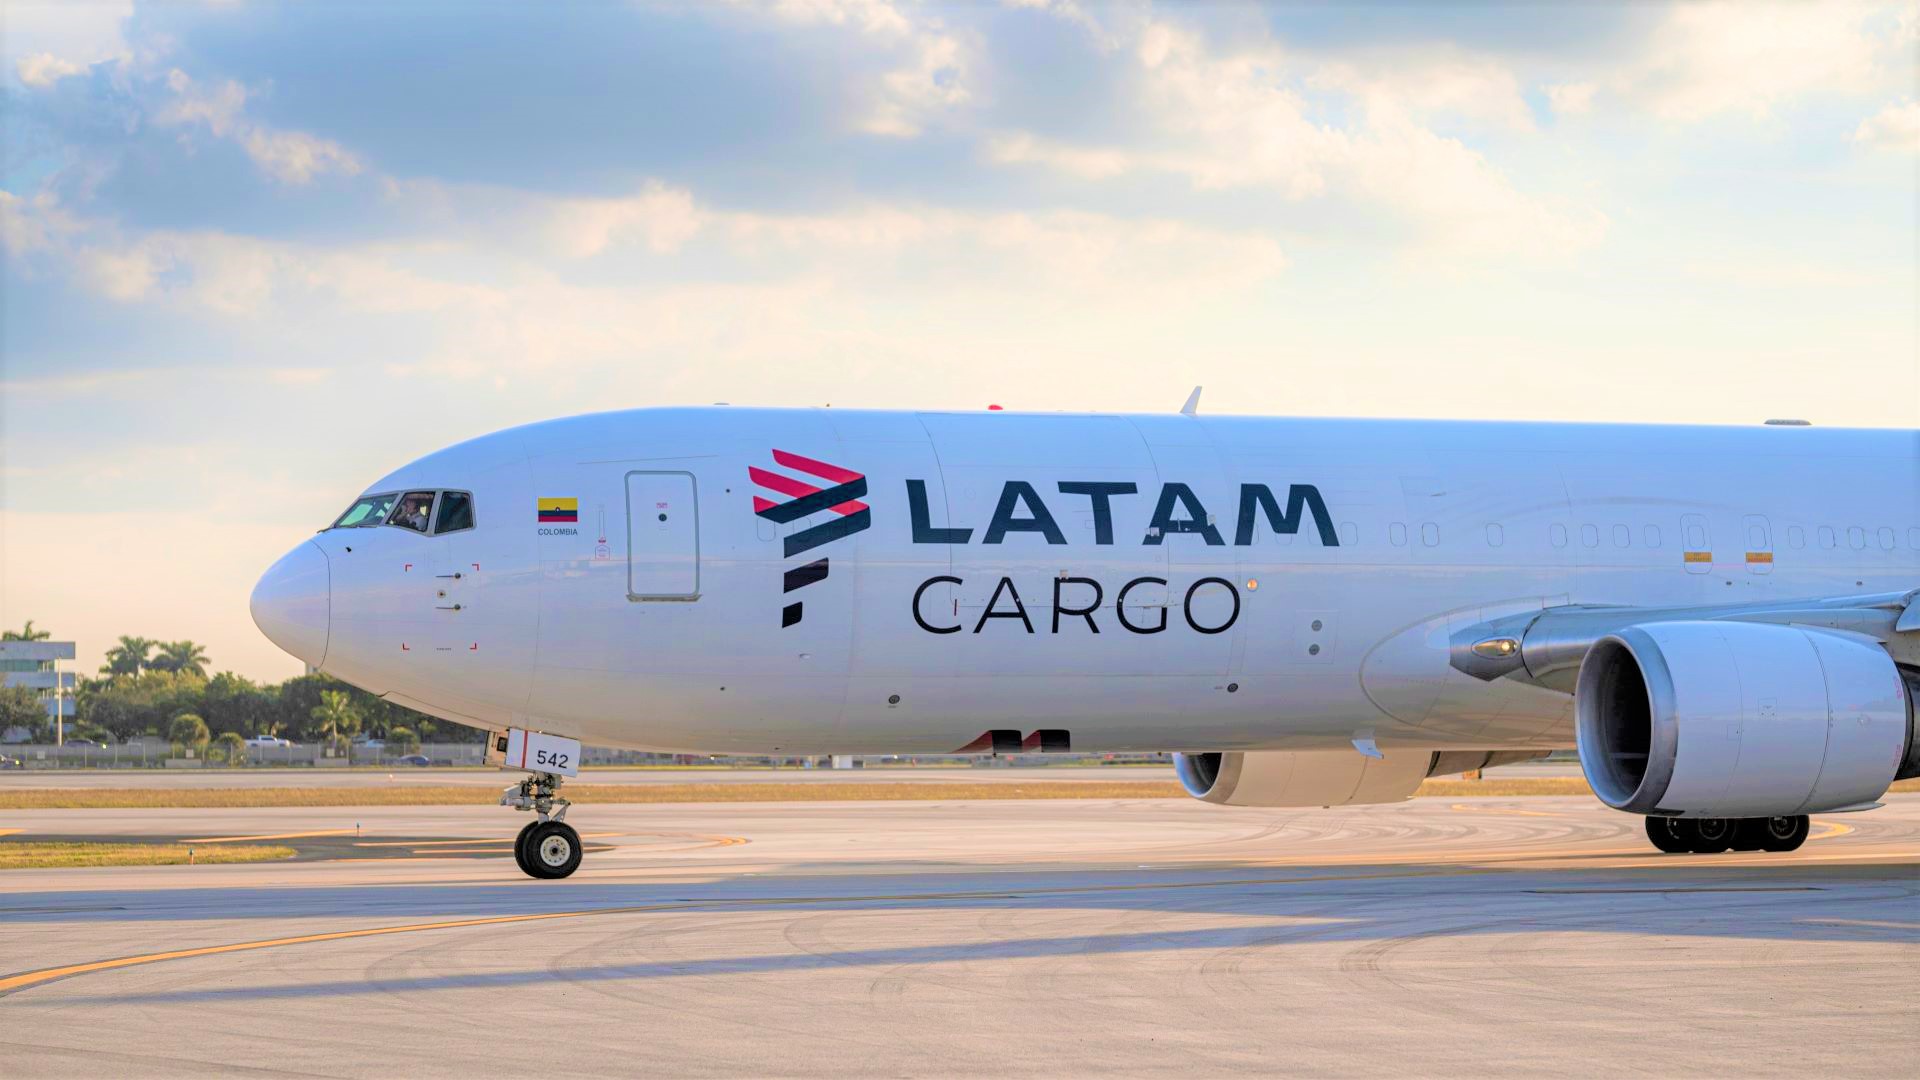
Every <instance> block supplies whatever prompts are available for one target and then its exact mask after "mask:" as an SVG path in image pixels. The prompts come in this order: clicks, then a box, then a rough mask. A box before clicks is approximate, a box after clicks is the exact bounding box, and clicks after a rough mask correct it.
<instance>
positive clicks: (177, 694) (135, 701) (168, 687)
mask: <svg viewBox="0 0 1920 1080" xmlns="http://www.w3.org/2000/svg"><path fill="white" fill-rule="evenodd" d="M206 688H207V684H206V682H205V681H203V680H201V679H199V678H196V677H194V676H192V675H176V674H173V673H172V672H166V671H147V672H142V673H141V674H139V675H134V676H116V677H114V678H111V679H99V680H88V681H87V682H85V683H83V684H82V685H81V687H80V693H79V695H78V702H79V704H78V708H77V718H78V719H79V720H80V722H81V723H84V724H88V725H91V726H93V727H102V728H106V729H107V730H108V731H110V732H112V733H113V736H114V738H116V739H123V740H124V739H130V738H133V737H134V736H136V735H144V734H147V733H149V732H152V733H154V734H161V735H164V734H166V732H167V722H168V721H169V720H171V719H172V718H173V717H175V716H178V715H180V714H181V713H183V712H188V713H193V714H194V715H196V716H197V715H199V714H200V708H201V705H202V703H203V701H204V699H205V696H206Z"/></svg>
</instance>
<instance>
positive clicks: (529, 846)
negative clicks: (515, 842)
mask: <svg viewBox="0 0 1920 1080" xmlns="http://www.w3.org/2000/svg"><path fill="white" fill-rule="evenodd" d="M522 850H523V851H525V852H526V860H525V869H526V871H527V873H529V874H532V875H533V876H534V877H537V878H563V877H566V876H567V875H569V874H571V873H573V872H574V871H575V870H578V869H580V856H581V854H582V853H581V850H580V834H579V833H577V832H574V831H573V826H571V825H569V824H567V823H566V822H564V821H536V822H534V824H533V828H532V829H530V830H528V832H527V842H526V843H525V844H524V845H523V846H522Z"/></svg>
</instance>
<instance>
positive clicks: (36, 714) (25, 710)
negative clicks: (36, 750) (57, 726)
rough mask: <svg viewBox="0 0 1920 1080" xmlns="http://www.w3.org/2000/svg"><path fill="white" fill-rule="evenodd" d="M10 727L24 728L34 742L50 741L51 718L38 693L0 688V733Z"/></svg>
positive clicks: (10, 687) (18, 687) (22, 689)
mask: <svg viewBox="0 0 1920 1080" xmlns="http://www.w3.org/2000/svg"><path fill="white" fill-rule="evenodd" d="M9 640H14V641H24V640H26V639H24V638H10V639H9ZM10 727H23V728H26V729H27V730H28V731H29V732H31V733H32V734H30V735H28V736H27V737H28V738H30V739H32V740H33V741H34V742H47V741H50V740H51V738H52V731H53V718H52V717H50V716H48V715H47V706H46V703H45V702H42V701H41V700H40V695H39V694H38V693H36V692H35V691H33V690H32V689H29V688H28V687H25V686H7V687H0V731H5V730H7V729H8V728H10Z"/></svg>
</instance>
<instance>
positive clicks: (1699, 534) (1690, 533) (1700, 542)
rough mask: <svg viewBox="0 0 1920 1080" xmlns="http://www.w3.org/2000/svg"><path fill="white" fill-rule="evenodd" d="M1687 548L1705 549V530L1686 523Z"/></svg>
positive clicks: (1691, 549) (1690, 549)
mask: <svg viewBox="0 0 1920 1080" xmlns="http://www.w3.org/2000/svg"><path fill="white" fill-rule="evenodd" d="M1687 550H1688V551H1705V550H1707V530H1705V529H1703V528H1701V527H1700V526H1698V525H1688V526H1687Z"/></svg>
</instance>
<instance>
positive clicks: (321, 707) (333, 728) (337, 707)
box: [312, 690, 360, 745]
mask: <svg viewBox="0 0 1920 1080" xmlns="http://www.w3.org/2000/svg"><path fill="white" fill-rule="evenodd" d="M312 716H313V718H314V719H315V720H317V721H319V723H320V730H321V732H322V733H323V734H325V735H326V738H327V743H328V745H333V744H335V743H338V742H339V741H340V740H341V739H344V738H346V737H347V736H348V735H351V734H353V733H354V731H355V730H357V729H358V728H359V727H360V711H359V710H358V709H355V708H354V707H353V699H352V698H350V697H348V696H347V692H346V691H344V690H322V691H320V704H318V705H315V706H314V707H313V712H312Z"/></svg>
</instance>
